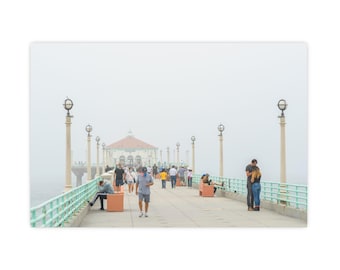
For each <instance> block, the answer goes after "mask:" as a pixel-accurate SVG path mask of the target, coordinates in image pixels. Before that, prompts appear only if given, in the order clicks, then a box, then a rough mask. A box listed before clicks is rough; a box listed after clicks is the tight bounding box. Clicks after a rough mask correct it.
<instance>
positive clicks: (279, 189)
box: [192, 174, 308, 209]
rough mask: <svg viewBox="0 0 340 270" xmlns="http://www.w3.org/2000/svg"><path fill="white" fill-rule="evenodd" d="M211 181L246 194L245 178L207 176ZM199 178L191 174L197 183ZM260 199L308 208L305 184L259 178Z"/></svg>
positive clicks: (297, 207)
mask: <svg viewBox="0 0 340 270" xmlns="http://www.w3.org/2000/svg"><path fill="white" fill-rule="evenodd" d="M209 178H210V179H211V180H213V182H216V183H219V184H221V183H222V182H223V183H224V186H223V187H221V186H216V187H217V188H218V189H220V190H222V191H225V192H232V193H239V194H242V195H244V196H247V180H246V179H232V178H225V177H218V176H210V177H209ZM200 180H201V176H200V175H197V174H195V175H193V179H192V181H193V183H196V184H198V183H199V182H200ZM260 198H261V200H266V201H270V202H272V203H276V204H285V205H287V206H289V207H293V208H296V209H307V208H308V188H307V185H297V184H282V185H281V184H280V183H278V182H266V181H262V180H261V193H260Z"/></svg>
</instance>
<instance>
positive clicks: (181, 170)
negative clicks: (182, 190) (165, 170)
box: [178, 166, 186, 186]
mask: <svg viewBox="0 0 340 270" xmlns="http://www.w3.org/2000/svg"><path fill="white" fill-rule="evenodd" d="M185 171H186V170H185V169H184V166H181V167H180V168H179V169H178V176H179V180H180V181H181V185H182V186H185V177H184V173H185Z"/></svg>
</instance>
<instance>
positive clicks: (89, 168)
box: [85, 125, 92, 181]
mask: <svg viewBox="0 0 340 270" xmlns="http://www.w3.org/2000/svg"><path fill="white" fill-rule="evenodd" d="M85 130H86V132H87V181H90V180H91V178H92V173H91V131H92V126H91V125H87V126H86V127H85Z"/></svg>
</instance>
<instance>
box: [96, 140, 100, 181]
mask: <svg viewBox="0 0 340 270" xmlns="http://www.w3.org/2000/svg"><path fill="white" fill-rule="evenodd" d="M96 141H97V168H96V177H98V176H99V141H100V138H99V136H97V137H96Z"/></svg>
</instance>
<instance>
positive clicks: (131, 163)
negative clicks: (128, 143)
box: [127, 155, 133, 167]
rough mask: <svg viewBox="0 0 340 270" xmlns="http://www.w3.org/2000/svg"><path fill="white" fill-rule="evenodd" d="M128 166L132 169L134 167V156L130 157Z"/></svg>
mask: <svg viewBox="0 0 340 270" xmlns="http://www.w3.org/2000/svg"><path fill="white" fill-rule="evenodd" d="M127 165H128V166H130V167H132V166H133V156H131V155H130V156H128V157H127Z"/></svg>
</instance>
